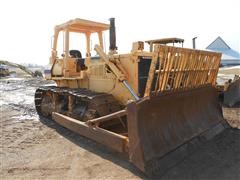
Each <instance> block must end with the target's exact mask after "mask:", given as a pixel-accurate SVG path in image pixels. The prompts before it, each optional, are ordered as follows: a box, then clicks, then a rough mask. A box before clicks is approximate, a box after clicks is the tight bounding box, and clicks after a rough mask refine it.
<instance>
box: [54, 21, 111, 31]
mask: <svg viewBox="0 0 240 180" xmlns="http://www.w3.org/2000/svg"><path fill="white" fill-rule="evenodd" d="M66 29H68V30H69V31H72V32H81V33H94V32H101V31H105V30H108V29H109V25H108V24H104V23H99V22H94V21H89V20H84V19H79V18H76V19H73V20H70V21H67V22H65V23H63V24H60V25H57V26H56V27H55V30H57V31H61V30H66Z"/></svg>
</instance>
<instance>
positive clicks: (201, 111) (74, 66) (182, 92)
mask: <svg viewBox="0 0 240 180" xmlns="http://www.w3.org/2000/svg"><path fill="white" fill-rule="evenodd" d="M107 30H109V41H110V43H109V44H110V45H109V52H106V51H105V47H104V38H103V37H104V36H103V33H104V32H105V31H107ZM115 31H116V30H115V19H114V18H111V19H110V24H104V23H98V22H93V21H89V20H83V19H74V20H70V21H68V22H66V23H63V24H60V25H57V26H56V27H55V33H54V39H53V42H52V52H51V57H50V65H51V68H50V69H48V70H46V71H45V77H46V79H50V80H53V81H55V82H56V86H44V87H39V88H38V89H37V90H36V93H35V105H36V110H37V112H38V114H39V115H40V116H44V117H52V119H53V120H55V121H56V122H57V123H59V124H60V125H62V126H64V127H66V128H68V129H70V130H72V131H74V132H76V133H78V134H80V135H82V136H85V137H87V138H90V139H92V140H94V141H96V142H99V143H101V144H104V145H106V146H107V147H110V148H112V149H114V150H116V151H118V152H121V153H126V154H127V155H128V157H129V161H130V162H132V163H133V164H134V165H135V166H136V167H137V168H139V169H140V170H141V171H143V172H145V173H146V174H149V175H151V174H154V173H155V172H159V171H165V170H166V169H168V168H170V167H172V166H173V165H174V164H176V163H178V162H179V161H181V160H182V159H184V157H186V156H187V155H188V154H189V153H190V151H191V150H192V149H193V148H192V147H193V146H194V144H199V143H201V142H204V140H207V139H210V138H212V137H214V136H215V135H216V134H218V133H220V132H221V131H222V130H223V129H224V128H225V127H226V122H225V120H224V119H223V116H222V109H221V106H220V105H219V102H218V93H217V90H216V87H215V86H216V77H217V73H218V68H219V64H220V59H221V54H220V53H216V52H209V51H202V50H196V49H187V48H183V47H179V46H170V45H169V43H173V45H174V44H176V43H183V41H184V40H183V39H179V38H165V39H156V40H150V41H146V42H143V41H138V42H134V43H133V45H132V50H131V51H130V52H129V53H127V54H118V52H117V46H116V33H115ZM60 33H62V34H63V36H60ZM72 33H74V34H81V35H84V37H85V42H79V49H71V48H70V46H71V38H70V37H72V36H71V34H72ZM93 36H95V37H97V39H98V42H97V43H96V45H95V46H94V50H95V51H96V55H95V56H93V55H91V46H92V45H91V38H92V37H93ZM61 38H62V39H63V51H62V52H58V50H57V48H58V46H59V43H58V40H59V39H61ZM146 44H149V45H150V48H149V49H148V50H145V48H144V45H146ZM60 46H62V44H61V45H60ZM81 48H84V50H82V49H81ZM80 50H81V51H80ZM83 51H85V56H82V52H83Z"/></svg>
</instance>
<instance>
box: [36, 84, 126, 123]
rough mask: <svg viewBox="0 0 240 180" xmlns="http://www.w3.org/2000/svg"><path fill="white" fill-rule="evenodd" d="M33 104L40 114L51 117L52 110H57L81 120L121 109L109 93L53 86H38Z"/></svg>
mask: <svg viewBox="0 0 240 180" xmlns="http://www.w3.org/2000/svg"><path fill="white" fill-rule="evenodd" d="M35 106H36V110H37V112H38V114H39V115H40V116H44V117H51V114H52V112H59V113H62V114H65V115H67V116H70V117H73V118H75V119H78V120H81V121H87V120H89V119H93V118H96V117H100V116H104V115H107V114H110V113H113V112H116V111H119V110H121V109H122V106H121V105H120V104H119V103H118V102H117V101H116V100H115V98H114V97H113V96H112V95H111V94H106V93H98V92H93V91H91V90H87V89H82V88H81V89H80V88H79V89H70V88H61V87H55V86H45V87H40V88H38V89H37V90H36V92H35Z"/></svg>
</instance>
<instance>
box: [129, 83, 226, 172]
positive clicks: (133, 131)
mask: <svg viewBox="0 0 240 180" xmlns="http://www.w3.org/2000/svg"><path fill="white" fill-rule="evenodd" d="M127 114H128V135H129V158H130V161H131V162H133V163H134V164H135V165H136V166H137V167H138V168H139V169H141V170H142V171H144V172H145V173H147V174H149V175H154V174H156V173H157V174H159V173H160V174H161V173H163V172H166V170H168V169H170V168H171V167H172V166H174V165H176V163H178V162H179V161H181V160H183V159H184V158H185V157H186V156H187V155H189V153H191V152H193V150H195V148H196V147H197V146H199V145H200V144H199V143H201V142H203V141H204V140H208V139H210V138H212V137H213V136H215V135H216V134H218V133H220V132H221V131H222V130H223V129H224V128H225V127H226V126H225V125H226V124H225V120H224V119H223V116H222V110H221V107H220V105H219V103H218V97H217V91H216V90H215V88H213V87H211V86H205V87H200V88H197V89H192V90H188V91H178V92H171V93H165V94H161V95H158V96H154V97H150V98H148V99H144V100H142V101H140V102H132V103H130V104H128V106H127ZM196 145H197V146H196Z"/></svg>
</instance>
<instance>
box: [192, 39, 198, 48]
mask: <svg viewBox="0 0 240 180" xmlns="http://www.w3.org/2000/svg"><path fill="white" fill-rule="evenodd" d="M196 39H197V37H194V38H192V44H193V49H196Z"/></svg>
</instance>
